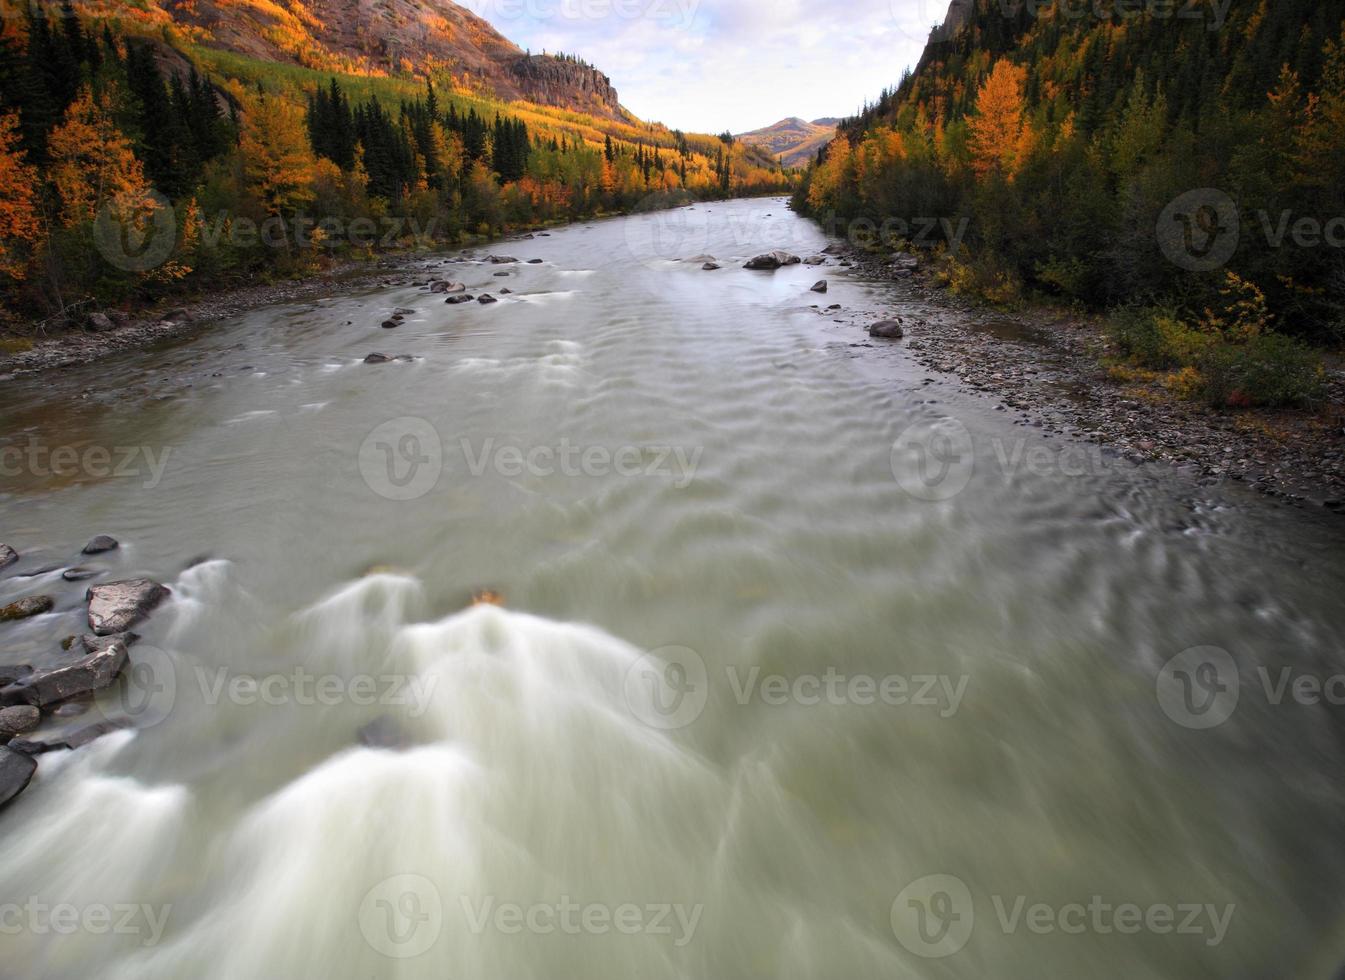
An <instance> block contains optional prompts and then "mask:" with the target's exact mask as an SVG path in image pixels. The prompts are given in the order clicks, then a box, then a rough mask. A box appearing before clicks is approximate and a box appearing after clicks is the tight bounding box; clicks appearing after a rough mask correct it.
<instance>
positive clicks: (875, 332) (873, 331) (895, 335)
mask: <svg viewBox="0 0 1345 980" xmlns="http://www.w3.org/2000/svg"><path fill="white" fill-rule="evenodd" d="M869 336H870V337H879V338H882V339H883V340H900V339H901V338H902V337H904V336H906V332H905V331H904V330H903V329H902V328H901V323H900V322H899V321H897V320H879V321H878V322H877V323H875V324H874V325H873V326H871V327H869Z"/></svg>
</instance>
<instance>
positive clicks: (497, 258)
mask: <svg viewBox="0 0 1345 980" xmlns="http://www.w3.org/2000/svg"><path fill="white" fill-rule="evenodd" d="M486 261H487V262H489V263H490V264H491V265H509V264H510V263H513V262H517V261H518V259H516V258H514V257H513V256H512V255H492V256H490V257H488V258H487V259H486Z"/></svg>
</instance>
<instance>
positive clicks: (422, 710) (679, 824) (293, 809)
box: [0, 199, 1345, 980]
mask: <svg viewBox="0 0 1345 980" xmlns="http://www.w3.org/2000/svg"><path fill="white" fill-rule="evenodd" d="M827 244H828V241H827V239H826V238H825V237H824V236H823V235H822V233H821V232H820V230H818V229H817V228H816V227H815V226H813V225H811V224H809V223H807V222H805V221H803V220H801V219H800V218H798V217H796V216H794V215H793V214H791V213H790V212H789V211H788V210H787V209H786V206H785V204H784V202H782V201H780V200H778V199H773V200H757V201H737V202H730V203H720V204H709V205H697V206H696V207H695V208H692V209H683V210H681V211H677V212H672V213H666V214H659V215H645V216H636V217H630V218H619V219H611V220H605V221H600V222H595V223H592V224H589V225H580V226H575V227H571V228H568V229H563V230H557V231H555V232H554V233H553V234H551V235H550V236H546V237H537V238H535V239H532V240H525V241H511V242H507V243H502V244H500V245H497V246H494V247H493V251H495V252H497V253H502V254H504V253H507V254H509V255H511V256H515V257H517V258H519V259H520V260H521V261H520V262H519V263H517V264H504V265H492V264H490V263H487V262H481V261H469V262H452V263H450V264H445V265H437V264H436V265H435V267H434V268H435V269H436V270H437V273H436V274H441V275H445V276H448V277H450V278H455V279H461V280H463V281H465V282H466V284H467V285H468V287H469V288H470V290H471V291H472V292H473V293H474V294H479V293H481V292H482V291H490V292H492V293H494V294H496V295H497V296H498V297H499V299H500V302H498V303H496V304H493V305H481V304H478V303H468V304H463V305H447V304H445V303H444V302H443V297H442V296H439V295H431V294H429V293H427V292H425V291H423V290H421V289H419V288H417V287H416V286H414V285H408V286H399V287H396V288H386V289H378V290H371V291H364V292H360V293H358V294H356V295H348V294H334V295H331V296H330V297H326V298H323V299H321V300H319V301H316V302H313V303H309V304H305V305H302V306H281V307H274V308H268V309H264V310H259V311H256V312H253V313H250V314H247V315H245V316H242V317H240V318H238V319H236V320H233V321H230V322H222V323H215V324H211V325H208V326H206V327H203V328H202V329H200V330H199V331H197V332H196V333H194V334H193V335H192V336H190V337H187V338H183V339H178V340H175V341H173V342H171V343H167V344H165V345H163V346H161V347H158V348H156V349H151V350H144V351H138V352H133V353H128V354H124V355H120V356H118V357H116V358H114V359H112V360H109V361H106V362H104V363H101V364H98V365H95V366H89V367H85V368H76V369H71V370H68V371H65V372H63V373H61V374H59V375H53V376H44V377H39V378H26V377H20V378H15V379H10V380H7V381H5V382H4V386H3V391H0V415H2V416H3V418H4V419H5V425H4V427H3V439H4V442H3V444H0V447H3V448H9V449H19V450H22V454H21V455H19V454H15V453H10V455H9V456H7V457H6V459H7V460H8V463H7V469H6V475H5V477H4V483H3V488H4V489H3V493H0V540H4V541H5V542H6V543H8V544H11V545H13V546H14V547H15V548H16V549H18V550H19V551H20V552H21V553H23V554H24V555H25V564H24V565H21V566H16V567H15V569H12V570H10V571H9V572H7V573H5V575H4V577H2V578H0V604H3V603H4V602H8V601H11V600H12V599H13V598H15V597H17V596H20V595H27V594H31V593H34V592H48V593H50V594H52V595H54V596H56V597H57V600H58V602H57V608H56V610H55V611H54V612H52V613H51V614H48V615H45V616H41V617H38V618H36V619H33V620H29V621H26V622H23V623H18V624H9V625H5V626H2V627H0V630H3V633H0V642H3V643H4V645H5V649H4V653H5V658H4V659H5V660H6V661H11V660H14V659H25V660H27V661H28V662H33V663H47V662H55V661H56V659H58V658H59V657H60V656H61V652H60V650H59V647H58V646H57V644H56V641H57V640H58V639H60V638H61V637H63V636H66V635H68V634H72V633H76V632H79V631H81V621H82V616H83V611H84V606H83V602H82V598H83V592H82V590H83V588H84V586H83V585H78V586H74V585H66V584H65V583H63V582H62V581H61V579H60V574H59V570H57V571H52V572H47V573H44V574H41V575H38V576H36V577H30V578H20V577H19V576H18V574H17V573H18V572H22V571H23V570H24V569H25V568H28V569H31V568H34V567H36V566H39V565H42V564H49V565H52V566H56V567H57V568H58V569H59V568H61V567H66V566H68V565H69V564H71V563H72V562H73V561H75V560H76V557H77V555H78V552H79V549H80V548H81V547H82V546H83V544H84V542H85V541H86V540H87V539H88V538H89V537H91V536H92V535H94V534H98V533H109V534H112V535H114V536H116V537H117V538H118V539H120V540H121V541H122V543H123V544H122V548H121V549H120V550H119V551H117V552H113V553H112V554H111V555H109V556H103V557H101V558H97V559H85V560H82V561H83V563H84V564H87V565H89V566H91V567H94V568H98V569H102V570H104V575H103V580H111V579H120V578H130V577H137V576H140V575H146V576H150V577H153V578H155V579H157V580H159V581H161V582H164V583H165V584H167V585H169V586H170V587H171V588H172V590H173V596H172V598H171V600H170V601H169V602H168V603H167V604H165V605H164V606H163V607H161V608H160V610H159V611H158V612H157V613H156V614H155V615H154V616H153V617H152V618H151V619H150V620H149V621H148V622H147V623H146V624H145V625H144V626H143V627H141V628H140V629H139V632H140V633H141V634H142V636H143V638H142V640H141V641H140V643H139V644H138V645H137V646H135V647H133V648H132V661H133V665H134V666H133V669H132V670H131V671H130V673H129V674H128V675H127V676H126V677H125V678H124V679H123V681H122V683H121V684H119V686H118V687H117V688H115V689H113V690H112V691H110V692H108V693H106V694H105V695H104V696H102V697H101V698H100V699H99V702H98V704H97V706H95V708H93V709H92V716H99V717H123V716H126V715H130V716H132V717H133V718H134V719H135V720H136V723H137V726H138V727H137V728H135V729H134V730H130V731H124V732H118V733H115V734H112V735H109V736H106V737H104V738H102V739H100V740H98V741H96V742H94V743H92V744H91V745H88V746H85V747H84V748H81V749H79V750H77V751H74V752H60V753H51V754H48V755H45V756H43V757H42V759H41V764H40V767H39V770H38V775H37V777H36V778H35V780H34V782H33V784H32V786H31V787H30V788H29V789H28V790H27V792H26V793H25V794H24V795H23V796H21V797H20V798H19V799H18V800H16V801H15V802H14V803H13V804H11V805H10V806H9V807H8V808H7V809H6V810H5V811H4V812H3V813H2V814H0V904H3V908H0V975H2V976H6V977H10V976H12V977H16V978H17V977H23V978H39V977H40V978H79V977H91V976H99V977H114V978H123V977H124V978H135V980H155V978H193V980H203V978H221V980H223V978H230V980H232V978H238V977H248V976H255V977H323V978H346V977H349V978H368V977H404V978H413V977H435V978H463V980H523V978H526V977H536V978H571V977H572V978H598V977H611V978H629V977H641V978H646V980H659V978H711V977H714V978H724V980H730V978H756V977H760V978H799V980H802V978H836V977H846V978H860V977H874V978H879V977H881V978H893V977H929V978H984V977H995V978H1000V980H1003V978H1041V977H1050V978H1055V977H1062V978H1063V977H1090V978H1099V977H1105V978H1110V977H1116V978H1126V980H1144V978H1160V977H1161V978H1173V980H1195V978H1205V977H1209V978H1222V980H1227V978H1233V977H1246V978H1253V977H1258V978H1259V977H1263V976H1270V975H1276V976H1293V977H1313V976H1320V977H1329V976H1331V971H1332V970H1333V968H1334V967H1335V966H1336V965H1338V964H1339V963H1340V962H1341V961H1342V960H1345V943H1342V939H1341V937H1342V934H1343V933H1345V929H1342V926H1345V921H1343V920H1345V915H1343V913H1345V884H1343V882H1345V847H1342V845H1341V830H1340V828H1341V826H1342V814H1343V813H1345V784H1343V781H1342V761H1343V757H1345V726H1342V720H1341V714H1340V702H1341V700H1342V696H1345V681H1343V680H1342V675H1345V663H1342V643H1341V638H1342V636H1343V635H1345V602H1342V596H1345V565H1343V564H1342V561H1341V554H1342V552H1341V545H1342V537H1341V533H1340V531H1339V530H1338V529H1337V527H1336V524H1337V523H1338V522H1339V519H1338V518H1332V517H1331V516H1330V515H1326V514H1325V513H1324V512H1323V514H1322V515H1317V514H1314V513H1309V512H1306V511H1299V510H1293V509H1290V508H1285V507H1277V506H1275V505H1273V504H1271V503H1269V502H1267V501H1265V500H1264V499H1261V498H1258V497H1255V496H1254V495H1252V494H1250V493H1248V492H1246V491H1244V490H1242V489H1240V488H1237V487H1217V486H1216V487H1208V486H1198V485H1196V484H1195V483H1194V482H1192V481H1191V480H1190V479H1189V478H1187V477H1185V476H1183V475H1182V474H1180V473H1178V472H1175V471H1172V470H1169V469H1167V468H1161V467H1156V466H1144V467H1137V466H1134V465H1131V464H1129V463H1126V462H1124V461H1121V460H1118V459H1115V458H1113V457H1111V456H1107V455H1104V454H1101V453H1099V452H1097V451H1096V450H1095V449H1094V447H1091V446H1087V445H1085V444H1082V443H1074V442H1071V441H1070V440H1068V439H1067V438H1061V437H1059V436H1055V437H1052V435H1051V434H1050V433H1046V432H1043V431H1041V430H1038V429H1035V428H1032V427H1031V426H1025V425H1021V424H1015V421H1016V420H1015V418H1013V417H1012V416H1011V414H1010V413H1005V412H998V411H996V410H995V407H996V403H995V401H994V400H993V399H988V398H985V397H983V396H979V395H973V394H966V393H962V392H960V391H959V389H958V387H957V386H956V384H953V383H949V382H947V381H943V380H936V381H934V382H929V381H928V380H927V378H928V375H927V372H925V371H924V370H922V369H920V368H919V367H918V365H916V364H915V363H914V361H913V360H912V359H911V358H910V357H909V355H908V354H906V353H904V349H903V346H902V344H901V343H879V342H875V345H874V346H864V345H867V344H868V343H869V341H868V338H867V337H866V336H865V335H864V333H863V331H862V330H859V329H857V328H856V327H854V326H853V325H843V324H838V323H835V322H834V321H833V318H832V317H830V316H828V315H826V312H825V310H822V311H819V310H816V309H812V308H811V307H812V306H813V305H814V304H817V305H820V306H822V307H825V306H827V305H829V304H832V303H840V304H842V305H843V307H844V308H845V309H846V310H848V311H855V310H858V311H861V312H865V313H870V312H871V313H872V315H873V318H875V319H876V318H877V317H878V316H880V315H887V314H889V313H891V312H893V311H894V307H893V302H892V294H891V292H890V289H891V287H889V286H886V285H883V284H881V283H874V282H866V281H863V280H862V279H860V278H858V277H857V276H853V275H851V274H850V273H849V272H848V271H847V270H846V269H843V268H839V267H838V266H837V265H836V264H835V262H834V261H833V262H831V263H829V264H828V265H827V266H826V267H824V268H821V269H818V268H813V267H808V266H792V267H787V268H785V269H781V270H779V271H777V272H774V273H766V272H749V271H745V270H743V269H742V268H741V266H742V264H743V261H744V260H745V259H746V258H748V257H750V256H752V255H754V254H757V253H759V252H763V251H766V250H769V249H773V248H777V247H783V248H787V249H790V250H792V251H794V252H796V253H798V254H801V255H809V254H812V253H814V252H818V251H820V250H821V249H822V248H824V247H825V246H826V245H827ZM489 251H491V250H482V251H479V252H478V253H477V255H478V257H484V255H486V254H488V252H489ZM701 253H706V254H708V255H712V256H715V257H716V259H718V260H719V261H720V262H721V263H722V264H723V266H724V268H723V269H721V270H718V271H702V270H701V262H699V261H697V262H684V261H676V260H677V259H682V258H688V257H692V256H697V255H700V254H701ZM534 259H540V260H542V261H541V263H540V264H530V263H529V260H534ZM437 261H438V260H437V259H436V262H437ZM500 271H508V272H510V273H511V275H509V276H508V277H496V276H495V273H497V272H500ZM823 276H825V277H826V278H827V279H828V280H829V282H830V291H829V292H828V293H827V294H826V295H825V296H822V295H819V294H816V293H812V292H810V291H809V287H810V286H811V285H812V284H813V283H814V281H815V280H817V279H818V278H821V277H823ZM423 278H424V277H422V279H423ZM502 288H508V289H510V290H512V292H510V293H509V294H504V295H501V290H502ZM398 307H403V308H406V309H408V310H413V311H414V312H413V313H410V314H408V315H406V319H405V322H404V323H403V325H402V326H401V327H399V328H397V329H395V330H384V329H381V328H380V326H379V324H380V323H381V322H382V321H384V320H385V319H387V318H388V316H389V315H390V314H391V313H392V312H393V311H394V310H395V309H396V308H398ZM372 351H382V352H385V353H387V354H389V355H398V354H407V355H412V356H414V357H415V360H413V361H409V362H400V361H397V362H393V363H387V364H377V365H374V364H365V363H362V361H363V358H364V357H365V356H366V355H367V354H369V353H370V352H372ZM58 447H70V452H67V453H66V454H65V461H66V463H67V465H66V467H65V468H61V467H59V466H55V467H54V466H53V464H54V463H55V462H57V460H56V459H55V457H52V456H51V455H50V451H51V450H53V449H55V448H58ZM90 449H95V450H100V449H102V450H107V455H108V457H109V458H110V460H111V463H112V465H110V466H105V465H103V463H104V462H105V461H104V460H103V457H102V455H101V454H99V453H97V452H95V453H93V454H90V452H89V450H90ZM76 458H77V459H78V462H77V463H71V460H72V459H76ZM1333 522H1335V523H1333ZM481 590H490V591H492V592H493V593H496V594H497V597H498V598H499V599H500V600H501V601H502V602H503V605H496V604H491V603H484V604H478V605H472V604H471V599H472V596H473V594H475V593H478V592H480V591H481ZM88 717H90V716H86V717H85V719H83V720H85V721H87V720H88ZM371 723H374V724H375V726H376V728H375V730H376V731H378V732H382V733H384V734H387V733H393V735H394V736H395V737H396V738H397V739H400V740H401V741H402V742H404V743H405V746H404V748H402V749H401V750H400V751H397V750H389V749H386V748H378V747H370V746H365V745H361V744H360V742H359V740H358V738H357V733H359V732H360V731H361V729H363V728H364V727H365V726H367V725H369V724H371ZM4 903H7V904H4ZM58 907H63V909H62V911H61V912H53V910H54V909H57V908H58ZM44 909H45V911H44ZM104 912H106V913H108V915H107V917H106V918H105V917H104Z"/></svg>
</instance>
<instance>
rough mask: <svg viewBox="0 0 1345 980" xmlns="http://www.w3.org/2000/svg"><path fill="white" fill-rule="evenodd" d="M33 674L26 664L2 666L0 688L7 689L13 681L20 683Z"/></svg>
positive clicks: (0, 669) (0, 667)
mask: <svg viewBox="0 0 1345 980" xmlns="http://www.w3.org/2000/svg"><path fill="white" fill-rule="evenodd" d="M32 672H33V668H32V667H30V666H29V665H28V664H4V665H3V666H0V688H6V687H9V685H11V684H13V683H14V682H15V681H21V680H23V679H24V678H25V677H27V676H28V675H29V674H31V673H32Z"/></svg>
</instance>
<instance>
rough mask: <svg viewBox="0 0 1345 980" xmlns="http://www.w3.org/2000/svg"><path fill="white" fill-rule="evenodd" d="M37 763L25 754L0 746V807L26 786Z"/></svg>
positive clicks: (35, 770)
mask: <svg viewBox="0 0 1345 980" xmlns="http://www.w3.org/2000/svg"><path fill="white" fill-rule="evenodd" d="M35 772H37V763H36V762H34V761H33V760H32V759H30V758H29V757H28V756H26V755H22V754H21V753H18V752H11V751H10V750H9V749H6V748H0V807H4V806H5V805H6V804H8V803H9V801H10V800H12V799H14V797H16V796H18V795H19V794H20V793H22V792H23V791H24V790H25V789H27V788H28V783H29V782H30V781H31V780H32V778H33V773H35Z"/></svg>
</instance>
